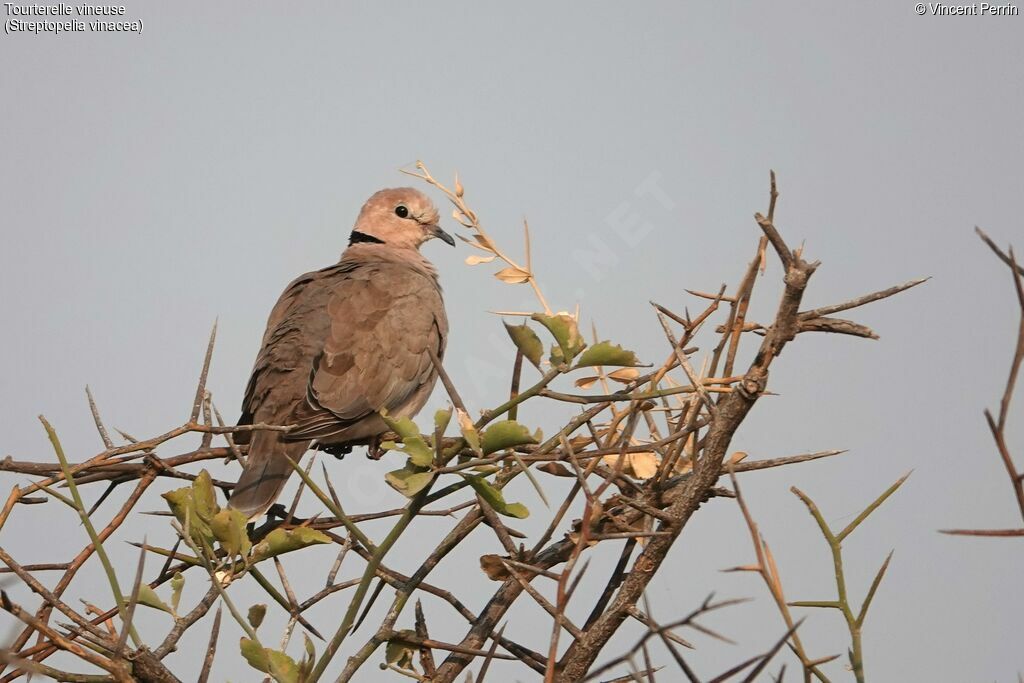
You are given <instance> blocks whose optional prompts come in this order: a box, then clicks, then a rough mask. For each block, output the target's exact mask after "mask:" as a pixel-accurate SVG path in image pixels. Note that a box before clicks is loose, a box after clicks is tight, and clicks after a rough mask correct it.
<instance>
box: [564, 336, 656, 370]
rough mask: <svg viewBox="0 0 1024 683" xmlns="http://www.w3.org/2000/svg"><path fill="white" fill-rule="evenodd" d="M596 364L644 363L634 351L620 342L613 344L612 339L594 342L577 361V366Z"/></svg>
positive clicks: (629, 364)
mask: <svg viewBox="0 0 1024 683" xmlns="http://www.w3.org/2000/svg"><path fill="white" fill-rule="evenodd" d="M595 365H618V366H622V367H630V368H632V367H636V366H638V365H642V363H641V362H640V360H639V359H638V358H637V357H636V354H635V353H633V352H632V351H627V350H626V349H624V348H622V347H621V346H619V345H618V344H612V343H611V342H610V341H603V342H599V343H597V344H594V345H593V346H591V347H590V348H589V349H587V350H586V351H584V352H583V355H582V356H580V359H579V360H578V361H577V362H576V367H577V368H586V367H592V366H595Z"/></svg>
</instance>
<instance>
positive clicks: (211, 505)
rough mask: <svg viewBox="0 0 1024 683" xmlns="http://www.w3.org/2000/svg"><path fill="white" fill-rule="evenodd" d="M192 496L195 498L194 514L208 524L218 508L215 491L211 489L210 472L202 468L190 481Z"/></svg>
mask: <svg viewBox="0 0 1024 683" xmlns="http://www.w3.org/2000/svg"><path fill="white" fill-rule="evenodd" d="M192 497H193V499H194V500H195V509H196V514H198V515H199V519H201V520H203V521H204V522H206V523H207V524H209V522H210V520H211V519H213V516H214V515H215V514H217V512H218V511H219V510H220V506H219V505H217V493H216V491H214V490H213V479H211V478H210V473H209V472H207V471H206V470H202V471H201V472H200V473H199V476H198V477H196V478H195V481H193V482H192Z"/></svg>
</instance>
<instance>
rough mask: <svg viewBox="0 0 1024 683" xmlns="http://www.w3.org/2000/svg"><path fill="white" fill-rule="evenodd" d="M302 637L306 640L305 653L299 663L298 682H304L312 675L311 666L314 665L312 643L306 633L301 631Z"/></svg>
mask: <svg viewBox="0 0 1024 683" xmlns="http://www.w3.org/2000/svg"><path fill="white" fill-rule="evenodd" d="M302 637H303V638H305V639H306V653H305V654H304V655H302V661H301V662H299V680H300V681H305V680H308V679H309V675H310V674H311V673H313V665H314V664H316V648H314V647H313V641H312V640H310V639H309V634H308V633H306V632H305V631H303V632H302Z"/></svg>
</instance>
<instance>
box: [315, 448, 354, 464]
mask: <svg viewBox="0 0 1024 683" xmlns="http://www.w3.org/2000/svg"><path fill="white" fill-rule="evenodd" d="M316 450H318V451H323V452H324V453H330V454H331V455H333V456H334V457H335V458H337V459H338V460H341V459H342V458H344V457H345V456H346V455H348V454H349V453H351V452H352V447H351V446H343V445H340V444H336V445H330V444H317V445H316Z"/></svg>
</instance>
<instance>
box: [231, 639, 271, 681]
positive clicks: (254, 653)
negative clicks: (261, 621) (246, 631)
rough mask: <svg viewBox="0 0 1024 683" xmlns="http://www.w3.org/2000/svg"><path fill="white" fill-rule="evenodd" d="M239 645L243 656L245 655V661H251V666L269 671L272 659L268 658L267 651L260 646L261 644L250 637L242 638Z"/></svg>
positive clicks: (258, 669)
mask: <svg viewBox="0 0 1024 683" xmlns="http://www.w3.org/2000/svg"><path fill="white" fill-rule="evenodd" d="M239 646H240V648H241V650H242V656H243V657H245V661H247V662H249V666H251V667H252V668H254V669H256V670H257V671H262V672H263V673H267V670H268V669H269V668H270V661H269V659H268V658H267V651H266V650H264V649H263V648H262V647H260V644H259V643H257V642H256V641H255V640H251V639H250V638H242V639H241V641H240V642H239Z"/></svg>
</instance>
